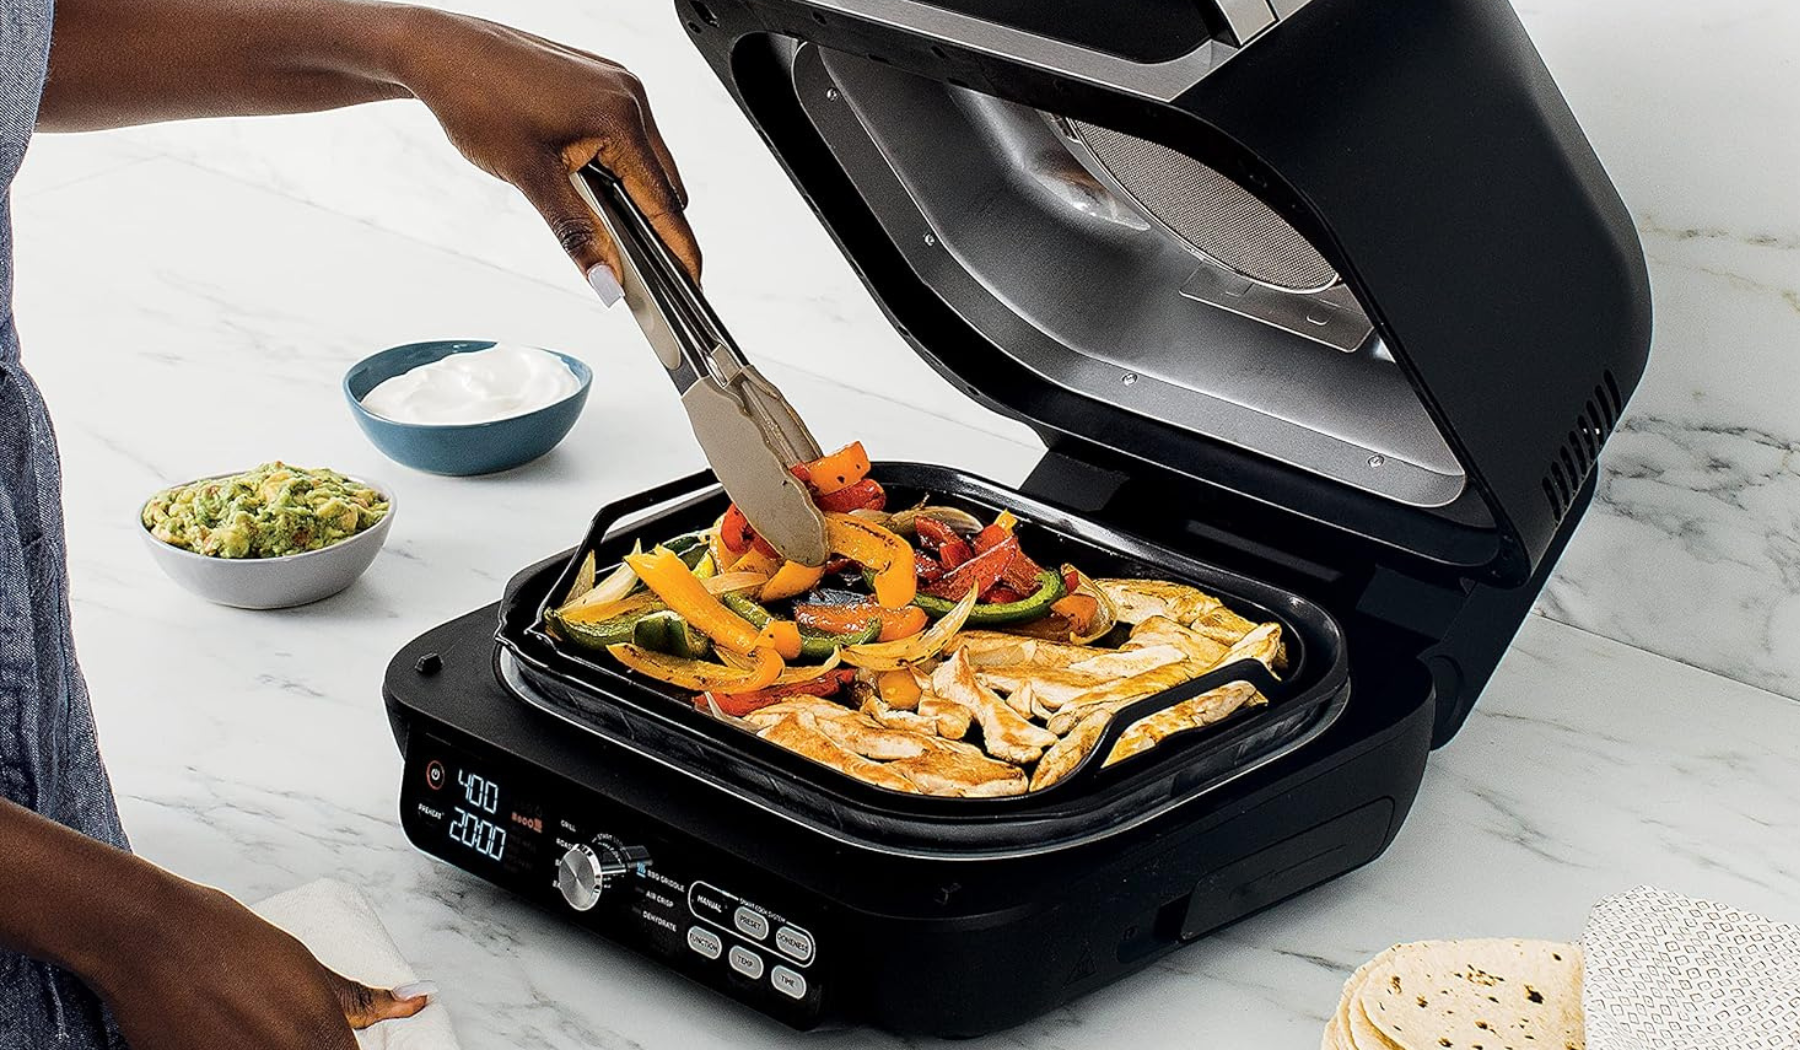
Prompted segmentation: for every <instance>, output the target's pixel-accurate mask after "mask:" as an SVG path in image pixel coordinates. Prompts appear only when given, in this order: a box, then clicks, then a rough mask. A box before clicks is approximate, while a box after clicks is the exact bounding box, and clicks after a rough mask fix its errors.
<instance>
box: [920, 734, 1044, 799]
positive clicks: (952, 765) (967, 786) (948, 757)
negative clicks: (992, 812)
mask: <svg viewBox="0 0 1800 1050" xmlns="http://www.w3.org/2000/svg"><path fill="white" fill-rule="evenodd" d="M937 744H938V746H937V747H935V748H933V749H932V750H930V751H928V752H926V753H925V754H923V755H920V756H918V757H917V758H903V759H900V760H899V761H897V762H889V763H888V764H887V768H888V769H890V770H893V771H895V772H897V773H899V774H900V775H901V776H903V777H905V778H906V779H908V780H910V781H911V782H912V783H913V785H914V786H915V787H917V788H918V789H919V790H920V791H923V792H924V793H926V794H928V795H953V796H958V797H961V798H993V797H996V796H1003V795H1023V794H1024V793H1025V792H1026V790H1027V789H1028V788H1029V787H1030V782H1029V781H1028V780H1027V779H1026V778H1025V771H1024V770H1022V769H1020V768H1019V767H1018V766H1015V765H1013V764H1011V763H1009V762H998V761H995V760H994V759H991V758H989V757H987V756H986V755H984V754H982V753H981V749H980V748H978V747H976V746H974V745H973V744H963V743H958V742H956V741H953V740H938V741H937Z"/></svg>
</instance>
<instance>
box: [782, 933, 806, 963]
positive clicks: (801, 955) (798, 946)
mask: <svg viewBox="0 0 1800 1050" xmlns="http://www.w3.org/2000/svg"><path fill="white" fill-rule="evenodd" d="M775 947H777V948H780V949H781V954H783V955H785V956H787V957H788V958H790V959H793V960H794V961H795V962H800V963H808V962H812V957H813V939H812V934H810V933H807V932H806V931H805V930H802V929H799V928H798V927H795V926H783V927H782V928H781V929H779V930H776V931H775Z"/></svg>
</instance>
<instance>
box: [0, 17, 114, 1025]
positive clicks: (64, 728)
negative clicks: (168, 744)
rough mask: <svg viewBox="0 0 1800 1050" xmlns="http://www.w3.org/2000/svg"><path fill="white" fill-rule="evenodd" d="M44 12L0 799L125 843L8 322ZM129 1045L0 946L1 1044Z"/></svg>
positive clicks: (36, 413) (11, 523) (17, 80)
mask: <svg viewBox="0 0 1800 1050" xmlns="http://www.w3.org/2000/svg"><path fill="white" fill-rule="evenodd" d="M50 10H51V0H0V796H4V797H5V798H7V799H9V800H11V801H13V802H17V803H19V804H20V805H22V806H25V807H26V808H28V809H33V810H36V811H37V812H39V813H42V814H43V815H44V816H47V817H49V818H51V819H52V820H57V821H61V822H62V823H64V824H67V825H68V826H69V827H72V828H75V829H76V830H78V831H82V832H85V833H87V834H89V835H92V836H93V837H95V838H97V839H100V840H102V841H104V842H109V843H112V844H113V845H115V846H121V847H122V846H124V845H125V833H124V832H123V831H122V830H121V829H120V827H119V815H118V811H117V810H116V809H115V808H114V806H113V798H112V791H111V789H110V787H109V786H108V784H107V780H106V771H105V769H104V768H103V767H102V766H101V764H100V753H99V751H98V749H97V747H96V745H95V739H94V716H93V712H92V711H90V710H89V709H88V697H87V688H86V686H85V685H83V683H82V680H81V670H80V668H78V667H77V666H76V665H75V650H74V648H73V645H72V643H71V641H70V638H69V599H68V570H67V567H66V558H65V554H64V545H63V523H62V478H61V473H60V469H59V467H58V465H57V459H56V438H55V435H54V434H53V433H52V432H51V429H50V417H49V416H48V415H46V414H45V412H44V403H43V400H42V399H41V398H40V397H39V396H38V390H37V387H36V386H34V385H33V384H32V382H31V378H30V377H29V376H27V375H26V374H25V372H24V371H23V369H22V368H21V367H20V365H19V339H18V331H17V329H16V328H15V326H14V324H13V309H12V283H13V282H12V214H11V201H10V197H11V193H10V187H11V184H12V179H13V176H14V174H16V173H17V172H18V169H19V162H20V160H22V159H23V158H24V155H25V144H26V141H27V140H28V139H29V138H30V137H31V127H32V124H33V122H35V121H36V119H37V108H38V96H39V93H40V92H41V91H42V89H43V84H44V65H45V62H46V61H47V59H48V57H49V50H50ZM4 863H6V858H4V857H0V864H4ZM5 906H6V904H5V902H0V907H5ZM124 1045H125V1044H124V1040H122V1039H120V1038H119V1037H118V1036H117V1035H116V1034H114V1032H113V1030H112V1026H111V1024H110V1023H109V1022H108V1020H107V1017H106V1014H105V1011H104V1010H103V1009H102V1008H101V1006H100V1004H99V1002H98V1001H97V1000H96V999H95V998H94V996H93V995H92V994H91V993H90V992H89V991H88V990H87V988H86V986H85V985H83V984H82V983H81V982H80V981H78V980H76V979H75V978H74V977H73V976H71V975H69V974H67V973H64V972H62V971H60V970H57V969H55V968H53V967H51V966H48V965H46V964H43V963H39V962H36V961H34V960H31V959H26V958H23V957H21V956H18V955H13V954H10V953H7V952H4V951H0V1050H28V1048H29V1050H104V1048H123V1047H124Z"/></svg>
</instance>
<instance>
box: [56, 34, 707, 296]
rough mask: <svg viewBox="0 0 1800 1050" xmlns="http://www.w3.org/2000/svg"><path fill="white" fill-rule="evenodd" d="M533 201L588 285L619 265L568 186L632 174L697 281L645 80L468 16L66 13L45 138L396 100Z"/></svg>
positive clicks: (678, 189)
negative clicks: (589, 174)
mask: <svg viewBox="0 0 1800 1050" xmlns="http://www.w3.org/2000/svg"><path fill="white" fill-rule="evenodd" d="M408 97H411V98H417V99H418V100H420V101H421V102H423V103H425V105H427V106H428V107H430V108H431V110H432V112H433V113H434V114H436V116H437V118H438V121H439V122H440V123H441V124H442V125H443V126H444V131H445V132H446V133H447V134H448V135H449V136H450V140H451V141H452V142H453V143H455V144H456V146H457V148H458V149H460V150H461V151H462V152H463V154H464V156H466V157H468V159H469V160H470V161H471V162H472V163H474V164H475V165H476V166H477V167H479V168H481V169H482V170H484V171H486V172H488V173H489V174H492V175H495V176H498V177H499V178H502V179H505V180H506V181H508V182H510V183H512V184H513V185H514V186H516V187H518V188H519V190H520V191H521V192H523V193H524V194H525V196H526V198H527V199H528V200H530V201H531V203H532V205H533V206H534V207H536V208H537V210H538V212H539V213H540V214H541V215H543V217H544V219H545V221H546V222H548V223H549V224H550V228H551V230H552V231H553V232H554V233H555V234H556V236H557V239H558V241H559V242H560V243H561V244H562V246H563V248H564V250H566V251H567V252H568V253H569V255H570V256H571V257H572V258H573V259H574V260H575V263H576V265H577V266H579V267H580V268H581V269H582V272H583V273H587V272H589V271H590V270H591V269H592V268H593V267H594V266H595V265H596V264H598V263H602V262H604V263H607V264H608V265H609V266H611V268H612V269H613V271H614V272H615V273H616V272H618V265H617V258H616V256H615V254H614V252H613V250H612V246H611V245H610V244H609V243H607V242H606V238H605V236H604V234H603V233H602V231H601V230H600V229H599V228H598V225H597V223H596V220H595V219H594V217H593V216H592V215H591V214H589V212H588V209H587V207H586V206H585V205H584V204H583V203H582V201H581V198H580V197H579V196H577V195H576V193H575V190H574V187H573V186H571V185H570V184H569V174H570V173H571V172H573V171H575V170H576V169H578V168H580V167H581V166H582V165H585V164H587V163H588V162H590V161H594V160H598V161H599V162H600V163H601V164H603V165H605V166H606V167H607V168H608V169H609V170H611V171H612V172H613V173H614V174H616V175H618V176H619V178H620V180H621V181H622V182H623V183H624V184H625V188H626V189H627V190H628V191H629V192H630V193H631V196H632V198H633V199H634V200H636V201H637V203H638V205H639V206H640V207H641V208H643V210H644V212H645V213H646V214H647V215H648V216H649V217H650V220H651V222H652V224H653V225H655V227H656V229H657V231H658V232H659V233H661V234H662V236H663V238H664V239H665V240H666V241H668V242H669V245H670V247H671V248H672V249H673V250H674V252H675V254H676V255H677V256H678V257H679V258H680V259H681V260H682V261H683V262H684V263H685V264H686V265H687V266H688V268H689V270H690V271H691V272H692V273H694V275H695V276H696V277H697V276H698V275H699V272H700V251H699V247H698V245H696V244H695V242H694V235H693V231H692V230H690V229H689V228H688V224H687V220H686V219H685V218H684V217H683V215H682V208H683V207H684V206H685V204H686V193H685V191H684V190H683V189H682V186H681V179H680V175H679V173H677V171H676V170H675V162H674V160H673V158H671V157H670V155H669V151H668V148H667V147H666V146H665V145H664V144H663V141H662V136H661V135H660V134H659V133H658V132H657V129H656V122H655V119H654V118H653V117H652V116H651V114H650V106H649V103H648V101H647V100H646V99H645V97H644V91H643V87H642V85H641V84H639V83H638V81H637V78H636V77H634V76H632V75H631V73H629V72H628V71H626V70H625V69H624V68H623V67H621V66H619V65H618V64H616V63H613V62H610V61H608V60H606V59H604V58H601V57H599V56H597V55H592V54H589V53H587V52H585V51H579V50H576V49H574V48H570V47H565V46H563V45H560V44H556V43H552V42H550V41H547V40H544V39H542V38H539V37H535V36H532V35H531V34H528V33H523V32H519V31H518V30H513V29H508V28H506V27H504V26H500V25H496V24H494V23H492V22H486V21H482V20H481V19H477V18H471V17H468V16H464V15H455V14H448V13H445V12H440V11H434V10H430V9H426V8H417V7H410V6H406V5H401V4H385V3H367V2H362V0H130V2H129V3H119V2H117V0H57V4H56V25H55V30H54V36H53V39H52V42H51V50H50V77H49V80H48V82H47V83H46V85H45V88H44V97H43V101H42V104H41V106H40V109H39V112H38V126H39V128H40V129H42V130H46V131H88V130H95V129H99V128H111V127H121V126H125V125H130V124H143V123H149V122H152V121H160V120H176V119H181V118H185V117H216V116H230V115H248V114H258V113H300V112H308V111H313V110H322V109H332V108H336V107H339V106H348V105H354V104H356V103H360V102H373V101H378V100H382V99H393V98H408Z"/></svg>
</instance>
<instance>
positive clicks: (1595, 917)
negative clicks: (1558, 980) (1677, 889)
mask: <svg viewBox="0 0 1800 1050" xmlns="http://www.w3.org/2000/svg"><path fill="white" fill-rule="evenodd" d="M1581 947H1582V951H1583V952H1584V953H1585V954H1586V957H1587V972H1586V974H1585V976H1584V983H1583V990H1582V1007H1583V1009H1584V1010H1585V1011H1586V1013H1587V1047H1588V1050H1726V1048H1729V1050H1800V927H1797V926H1791V925H1788V924H1786V923H1778V922H1770V921H1769V920H1767V919H1764V918H1761V917H1759V916H1756V915H1751V914H1749V913H1747V912H1741V911H1738V910H1737V909H1735V908H1727V907H1725V906H1724V905H1721V904H1714V903H1712V902H1710V901H1701V900H1695V899H1693V898H1691V897H1683V896H1681V895H1680V894H1678V893H1670V892H1668V891H1667V890H1659V889H1656V888H1655V887H1651V886H1640V887H1638V888H1637V889H1634V890H1631V891H1630V892H1628V893H1622V894H1620V895H1618V896H1616V897H1608V898H1606V899H1605V900H1603V901H1601V902H1600V903H1599V904H1596V905H1595V906H1594V910H1593V911H1592V912H1590V913H1589V914H1588V921H1587V929H1586V930H1585V931H1584V932H1583V933H1582V935H1581Z"/></svg>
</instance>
